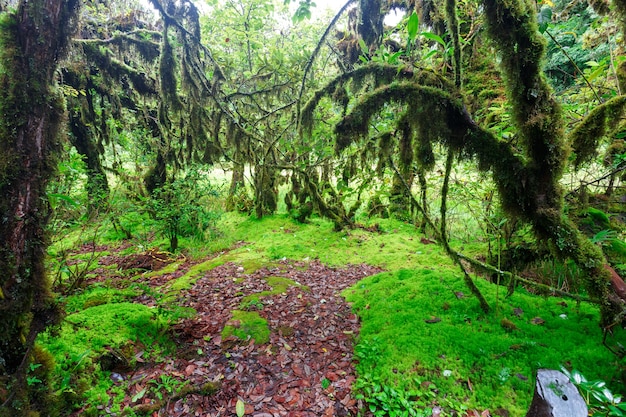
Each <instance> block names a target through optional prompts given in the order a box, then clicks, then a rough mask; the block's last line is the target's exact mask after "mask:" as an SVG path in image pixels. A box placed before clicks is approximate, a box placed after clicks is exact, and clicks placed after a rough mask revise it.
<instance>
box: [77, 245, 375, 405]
mask: <svg viewBox="0 0 626 417" xmlns="http://www.w3.org/2000/svg"><path fill="white" fill-rule="evenodd" d="M105 249H106V250H107V251H111V250H112V249H111V248H100V250H105ZM86 250H91V248H86ZM208 261H209V262H210V259H209V260H208ZM168 262H172V265H173V266H175V267H176V266H177V267H176V268H175V269H174V268H168V267H167V264H168ZM176 262H178V263H177V264H176V265H174V263H176ZM100 264H101V265H105V266H106V265H110V264H117V265H118V267H121V268H122V269H124V268H125V269H131V270H134V271H151V270H155V271H154V272H144V273H140V274H138V275H136V276H135V277H134V278H133V280H134V281H135V283H141V284H145V285H148V286H149V287H151V288H152V289H153V290H154V292H152V291H147V292H145V293H144V294H142V295H141V296H139V297H137V298H136V299H135V300H133V301H134V302H135V303H142V304H144V305H147V306H150V307H154V308H160V307H159V305H160V304H162V301H159V300H158V298H159V296H162V294H163V293H164V292H167V293H168V294H169V296H170V297H171V299H170V300H169V301H168V305H170V307H169V308H172V307H171V306H172V305H177V306H179V307H190V308H192V309H193V310H195V312H196V314H195V315H193V317H191V318H185V319H183V320H179V321H177V322H176V324H174V325H173V326H172V327H171V329H170V338H171V339H172V340H173V342H174V343H175V345H176V350H175V351H174V352H173V353H172V354H171V355H169V356H168V357H161V358H159V360H158V361H155V360H145V361H144V360H143V359H142V354H143V348H144V347H143V346H141V345H140V344H139V345H134V346H133V356H134V359H135V360H134V361H133V362H134V365H133V366H132V367H130V366H128V362H129V361H128V360H126V359H124V360H120V361H118V362H117V363H114V364H113V365H111V370H112V371H113V372H112V374H111V375H112V379H114V381H115V383H116V386H117V387H122V389H123V390H124V391H125V398H124V400H123V402H122V404H121V408H122V409H126V410H127V411H128V410H129V409H132V410H134V411H135V412H138V413H141V414H148V415H167V416H234V415H237V414H236V409H237V403H238V402H239V403H240V404H239V406H240V407H241V406H243V407H244V411H245V414H246V415H252V416H257V417H264V416H268V417H269V416H349V415H356V414H357V409H358V408H360V407H362V406H363V404H358V401H357V400H356V399H355V398H354V396H353V392H352V383H353V381H354V380H355V378H356V377H355V371H354V363H353V344H354V341H355V338H356V336H357V335H358V331H359V320H358V318H357V316H356V315H355V314H354V313H352V312H351V309H350V306H349V305H348V304H347V303H346V301H345V299H344V298H343V297H341V295H340V293H341V291H343V290H344V289H346V288H347V287H349V286H351V285H353V284H354V283H356V282H357V281H359V280H360V279H362V278H364V277H366V276H368V275H372V274H375V273H378V272H380V271H381V269H380V268H376V267H371V266H367V265H363V264H362V265H350V266H348V267H345V268H333V267H328V266H325V265H323V264H322V263H320V262H319V261H316V260H313V261H308V262H303V261H288V260H280V261H271V262H267V263H266V264H265V265H263V264H260V265H257V266H256V267H255V268H254V270H250V271H248V270H247V269H244V267H243V266H242V265H241V264H240V263H235V262H226V263H224V264H222V265H219V266H216V267H214V268H211V269H209V270H206V271H202V272H200V273H196V276H195V277H194V278H193V279H192V280H191V281H193V282H190V283H189V285H187V286H188V288H183V289H180V290H177V291H173V290H171V289H170V287H172V286H173V285H172V283H174V282H176V281H177V280H179V279H181V277H183V280H184V279H185V278H184V277H185V274H187V276H189V271H190V270H192V269H193V266H194V265H196V267H197V266H198V265H202V262H200V263H197V262H194V265H192V264H191V263H189V262H188V261H186V260H182V261H181V260H180V259H178V260H172V259H168V258H167V256H166V255H165V254H160V253H157V252H148V253H146V254H143V255H130V256H126V257H121V256H119V255H116V254H112V255H109V256H105V257H103V258H102V259H101V260H100ZM168 269H169V270H170V271H169V272H166V273H160V272H159V271H167V270H168ZM200 270H202V268H200ZM95 272H98V273H99V274H98V276H97V277H96V278H94V279H92V280H91V281H90V282H89V284H90V285H91V284H95V283H97V282H98V281H106V280H110V278H111V277H108V276H107V274H106V269H105V268H99V269H98V270H96V271H95ZM271 284H273V285H274V286H272V285H271ZM174 286H175V285H174ZM146 294H147V295H146ZM150 294H152V295H150ZM155 295H156V298H155ZM234 311H235V312H241V311H247V312H251V313H258V316H260V317H261V318H262V319H264V320H266V321H267V326H265V325H264V324H261V327H265V328H266V329H269V339H268V340H267V341H266V342H265V343H258V341H257V340H255V339H254V337H255V336H254V335H255V334H256V333H257V332H258V330H259V329H254V328H247V326H254V325H253V324H249V323H243V322H241V321H240V320H237V319H233V312H234ZM225 326H232V327H233V328H235V329H241V330H242V331H243V332H244V334H245V333H246V332H248V333H250V335H249V336H248V337H245V336H244V337H237V336H234V335H232V336H227V337H223V333H222V331H223V329H224V327H225ZM260 333H261V334H263V329H261V332H260ZM259 337H262V336H259ZM262 342H264V341H262ZM127 356H128V354H127ZM114 362H115V361H114ZM209 392H210V395H207V394H208V393H209ZM103 408H106V407H103ZM79 414H80V411H79Z"/></svg>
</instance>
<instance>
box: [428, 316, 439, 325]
mask: <svg viewBox="0 0 626 417" xmlns="http://www.w3.org/2000/svg"><path fill="white" fill-rule="evenodd" d="M424 321H425V322H426V323H428V324H434V323H439V322H440V321H441V319H440V318H439V317H435V316H431V318H430V319H428V320H424Z"/></svg>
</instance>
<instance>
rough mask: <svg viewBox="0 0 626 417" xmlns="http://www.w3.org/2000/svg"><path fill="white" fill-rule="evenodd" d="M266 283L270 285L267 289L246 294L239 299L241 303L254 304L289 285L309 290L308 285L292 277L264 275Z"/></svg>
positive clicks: (276, 293)
mask: <svg viewBox="0 0 626 417" xmlns="http://www.w3.org/2000/svg"><path fill="white" fill-rule="evenodd" d="M265 280H266V281H267V284H268V285H269V286H270V287H272V289H271V290H269V291H261V292H257V293H254V294H250V295H247V296H245V297H243V299H242V300H241V305H242V306H246V305H256V304H258V302H259V301H260V299H261V298H263V297H271V296H273V295H278V294H283V293H285V292H286V291H287V289H288V288H289V287H298V288H301V289H302V290H304V291H309V287H307V286H306V285H302V284H299V283H297V282H295V281H294V280H292V279H289V278H284V277H278V276H276V277H266V278H265Z"/></svg>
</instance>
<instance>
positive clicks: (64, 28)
mask: <svg viewBox="0 0 626 417" xmlns="http://www.w3.org/2000/svg"><path fill="white" fill-rule="evenodd" d="M77 8H78V0H29V1H26V0H24V1H20V2H19V4H18V7H17V9H16V11H10V12H5V13H3V14H2V15H1V16H0V42H1V44H2V45H1V47H0V51H1V52H0V53H1V55H2V56H1V57H0V65H1V67H2V70H1V71H0V85H1V86H2V87H1V88H0V193H1V195H2V200H1V201H0V219H1V220H0V270H2V274H1V276H0V386H1V387H8V388H9V391H8V392H0V400H2V404H0V415H7V416H8V415H11V416H16V415H26V414H28V412H29V409H30V408H31V405H30V403H31V400H32V398H29V395H28V390H27V384H26V370H27V366H28V364H29V360H30V357H31V354H32V347H33V344H34V341H35V337H36V336H37V333H39V332H40V331H41V330H43V329H44V328H46V327H47V326H48V325H50V324H51V323H54V322H55V321H56V319H57V317H58V312H57V309H56V308H55V305H54V302H53V300H52V298H51V296H50V293H49V290H48V281H47V280H46V273H45V270H44V251H45V247H46V236H45V233H44V230H45V225H46V222H47V220H48V215H49V208H48V204H47V201H46V195H45V189H46V184H47V183H48V180H49V179H50V177H51V175H52V173H53V171H54V168H55V165H56V164H55V157H56V152H57V150H58V140H57V136H58V134H59V130H60V126H61V124H62V122H63V119H64V117H63V114H64V108H63V103H62V100H61V99H60V95H59V94H58V93H57V92H56V90H55V87H54V79H55V70H56V68H57V63H58V62H59V59H60V58H61V57H62V55H63V53H64V51H65V49H66V46H67V43H68V41H69V39H70V36H71V34H72V29H73V27H74V21H75V17H76V13H77Z"/></svg>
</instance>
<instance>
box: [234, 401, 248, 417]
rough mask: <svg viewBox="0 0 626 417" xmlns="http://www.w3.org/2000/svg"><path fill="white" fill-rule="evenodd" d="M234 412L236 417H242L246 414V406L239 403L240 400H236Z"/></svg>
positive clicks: (241, 402)
mask: <svg viewBox="0 0 626 417" xmlns="http://www.w3.org/2000/svg"><path fill="white" fill-rule="evenodd" d="M235 412H236V413H237V417H243V416H244V414H246V404H245V403H244V402H243V401H241V398H239V399H238V400H237V404H236V405H235Z"/></svg>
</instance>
